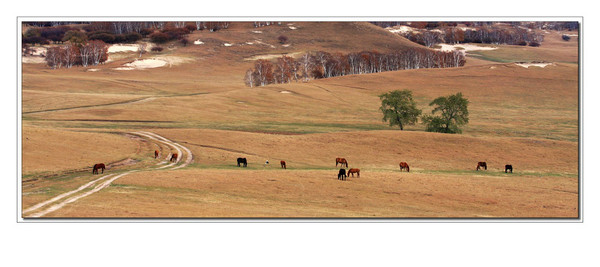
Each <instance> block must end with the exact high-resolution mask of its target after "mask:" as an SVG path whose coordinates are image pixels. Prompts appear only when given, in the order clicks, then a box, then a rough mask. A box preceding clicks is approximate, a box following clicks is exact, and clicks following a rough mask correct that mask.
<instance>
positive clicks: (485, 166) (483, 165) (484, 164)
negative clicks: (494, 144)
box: [477, 161, 487, 171]
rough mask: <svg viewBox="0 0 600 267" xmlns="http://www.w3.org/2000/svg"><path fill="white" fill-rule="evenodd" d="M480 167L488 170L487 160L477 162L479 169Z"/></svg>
mask: <svg viewBox="0 0 600 267" xmlns="http://www.w3.org/2000/svg"><path fill="white" fill-rule="evenodd" d="M479 168H484V169H485V170H486V171H487V163H485V161H480V162H477V170H479Z"/></svg>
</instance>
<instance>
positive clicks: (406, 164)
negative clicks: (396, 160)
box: [400, 162, 410, 172]
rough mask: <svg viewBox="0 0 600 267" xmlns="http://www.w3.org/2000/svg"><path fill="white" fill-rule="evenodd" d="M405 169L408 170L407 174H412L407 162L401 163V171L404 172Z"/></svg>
mask: <svg viewBox="0 0 600 267" xmlns="http://www.w3.org/2000/svg"><path fill="white" fill-rule="evenodd" d="M403 169H406V171H407V172H410V168H409V167H408V163H406V162H400V171H402V170H403Z"/></svg>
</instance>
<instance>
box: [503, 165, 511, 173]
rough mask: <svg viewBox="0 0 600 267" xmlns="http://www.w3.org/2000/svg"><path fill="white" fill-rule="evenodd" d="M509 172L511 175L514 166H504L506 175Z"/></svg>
mask: <svg viewBox="0 0 600 267" xmlns="http://www.w3.org/2000/svg"><path fill="white" fill-rule="evenodd" d="M508 170H510V173H512V165H510V164H507V165H504V173H507V172H508Z"/></svg>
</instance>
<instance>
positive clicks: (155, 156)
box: [154, 150, 159, 158]
mask: <svg viewBox="0 0 600 267" xmlns="http://www.w3.org/2000/svg"><path fill="white" fill-rule="evenodd" d="M158 153H159V152H158V150H154V158H158Z"/></svg>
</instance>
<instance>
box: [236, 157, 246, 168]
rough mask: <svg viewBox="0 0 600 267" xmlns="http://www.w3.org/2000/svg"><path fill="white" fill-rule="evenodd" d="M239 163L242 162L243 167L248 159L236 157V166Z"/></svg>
mask: <svg viewBox="0 0 600 267" xmlns="http://www.w3.org/2000/svg"><path fill="white" fill-rule="evenodd" d="M240 164H244V167H246V166H248V161H246V158H237V166H238V167H239V166H240Z"/></svg>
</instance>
